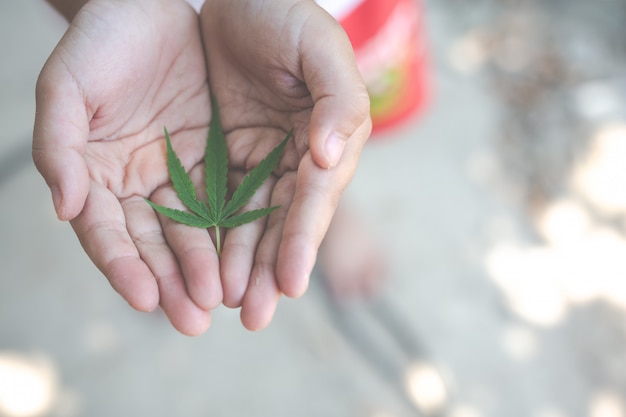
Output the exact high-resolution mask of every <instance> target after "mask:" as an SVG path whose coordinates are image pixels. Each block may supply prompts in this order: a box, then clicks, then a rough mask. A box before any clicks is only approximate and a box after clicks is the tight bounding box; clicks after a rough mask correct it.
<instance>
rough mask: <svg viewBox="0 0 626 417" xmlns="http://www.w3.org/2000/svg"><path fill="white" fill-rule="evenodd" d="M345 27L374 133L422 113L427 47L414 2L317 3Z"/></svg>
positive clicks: (339, 0)
mask: <svg viewBox="0 0 626 417" xmlns="http://www.w3.org/2000/svg"><path fill="white" fill-rule="evenodd" d="M318 3H320V5H321V6H322V7H325V8H326V9H327V10H328V11H329V12H330V13H331V14H332V15H333V16H334V17H335V18H337V20H338V21H339V22H340V23H341V25H342V26H343V27H344V29H345V31H346V32H347V34H348V37H349V38H350V41H351V42H352V46H353V48H354V53H355V56H356V60H357V64H358V66H359V70H360V71H361V74H362V75H363V78H364V80H365V84H366V86H367V89H368V92H369V94H370V99H371V115H372V121H373V124H374V126H373V129H374V132H376V131H381V130H383V129H386V128H389V127H394V126H397V125H399V124H401V123H402V122H404V121H406V120H407V119H409V118H411V117H414V116H416V115H417V114H418V113H419V112H420V110H422V109H424V107H425V106H426V104H427V102H428V97H429V94H430V88H429V76H428V75H429V71H428V62H427V50H428V48H427V43H426V36H425V30H424V22H423V15H422V7H421V3H420V2H419V1H417V0H343V1H342V0H319V1H318Z"/></svg>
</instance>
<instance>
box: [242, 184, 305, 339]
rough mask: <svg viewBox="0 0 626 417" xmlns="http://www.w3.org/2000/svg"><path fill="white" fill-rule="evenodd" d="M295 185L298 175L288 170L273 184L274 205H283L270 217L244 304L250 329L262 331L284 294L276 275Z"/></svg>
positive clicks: (243, 322) (244, 314)
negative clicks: (286, 219)
mask: <svg viewBox="0 0 626 417" xmlns="http://www.w3.org/2000/svg"><path fill="white" fill-rule="evenodd" d="M294 185H295V174H294V173H287V174H285V175H283V176H282V177H281V178H280V179H279V180H278V181H277V182H276V184H275V185H274V187H273V192H272V199H271V203H270V204H271V205H272V206H280V208H278V209H277V210H275V211H274V212H273V213H272V214H270V216H269V218H268V219H267V224H266V226H265V230H264V233H263V237H262V239H261V241H260V242H259V245H258V248H257V250H256V256H255V258H254V267H253V269H252V273H251V275H250V279H249V281H248V287H247V288H246V293H245V295H244V299H243V304H242V307H241V322H242V324H243V325H244V327H246V328H247V329H249V330H260V329H262V328H264V327H266V326H267V325H268V324H269V323H270V322H271V321H272V317H273V316H274V312H275V311H276V306H277V305H278V301H279V299H280V296H281V294H282V293H281V291H280V288H279V287H278V282H277V277H276V260H277V254H278V248H279V246H280V243H281V238H282V235H283V225H284V222H285V217H286V216H287V213H288V211H289V206H290V205H291V202H292V197H293V189H294Z"/></svg>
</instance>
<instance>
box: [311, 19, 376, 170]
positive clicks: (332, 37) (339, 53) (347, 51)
mask: <svg viewBox="0 0 626 417" xmlns="http://www.w3.org/2000/svg"><path fill="white" fill-rule="evenodd" d="M319 18H320V19H327V20H328V21H326V22H315V20H316V19H311V20H310V21H309V22H308V23H309V24H307V25H306V27H304V28H303V37H302V48H301V51H302V52H301V53H302V54H303V56H302V70H303V75H304V78H305V82H306V84H307V87H308V88H309V91H310V93H311V96H312V97H313V101H314V106H313V113H312V114H311V121H310V126H309V146H310V148H311V154H312V156H313V160H314V161H315V163H316V164H317V165H319V166H320V167H322V168H332V167H334V166H335V165H337V163H338V162H339V160H340V158H341V156H342V154H343V150H344V147H345V144H346V141H347V140H350V139H351V138H352V136H353V135H354V133H355V132H356V131H357V130H358V131H359V132H365V133H366V134H365V135H363V134H362V133H360V136H363V137H362V138H359V139H360V140H363V142H365V140H366V139H367V137H369V133H370V131H371V127H370V126H371V119H370V100H369V95H368V93H367V90H366V88H365V84H364V83H363V79H362V77H361V74H360V72H359V70H358V68H357V66H356V62H355V60H354V52H353V50H352V45H351V44H350V41H349V39H348V36H347V35H346V33H345V32H344V30H343V28H341V26H340V25H339V23H337V21H336V20H334V19H333V18H332V17H331V16H329V15H326V14H323V13H319ZM311 25H313V27H311ZM320 27H324V28H328V29H329V30H326V31H324V33H323V35H321V36H320V30H319V28H320ZM312 30H313V31H312ZM311 31H312V32H311ZM364 125H368V128H367V129H365V130H364V129H359V128H361V127H362V126H364Z"/></svg>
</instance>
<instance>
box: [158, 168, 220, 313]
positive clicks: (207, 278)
mask: <svg viewBox="0 0 626 417" xmlns="http://www.w3.org/2000/svg"><path fill="white" fill-rule="evenodd" d="M201 171H202V170H201V169H196V170H193V171H192V177H195V176H197V175H195V174H198V173H200V174H201ZM154 198H156V199H158V200H159V201H160V202H161V203H160V204H162V205H165V206H167V207H172V208H176V209H179V210H185V207H184V206H183V205H182V203H181V202H180V200H179V199H178V197H177V195H176V191H174V189H172V188H169V187H167V188H163V189H161V190H159V191H158V192H157V193H155V196H154ZM161 224H162V225H163V232H164V234H165V239H166V240H167V243H168V245H169V247H170V249H171V250H172V252H173V253H174V255H175V256H176V259H177V260H178V264H179V265H180V268H181V271H182V274H183V277H184V280H185V283H186V287H187V293H188V294H189V296H190V297H191V299H192V300H193V302H194V303H195V304H196V305H197V306H198V307H200V308H201V309H203V310H212V309H214V308H216V307H217V306H218V305H219V304H220V303H221V302H222V298H223V291H222V284H221V281H220V261H219V257H218V255H217V250H216V249H215V245H214V244H213V241H212V240H211V236H210V235H209V233H208V231H207V230H206V229H200V228H196V227H190V226H187V225H184V224H181V223H179V222H176V221H173V220H171V219H168V218H165V217H163V218H162V219H161Z"/></svg>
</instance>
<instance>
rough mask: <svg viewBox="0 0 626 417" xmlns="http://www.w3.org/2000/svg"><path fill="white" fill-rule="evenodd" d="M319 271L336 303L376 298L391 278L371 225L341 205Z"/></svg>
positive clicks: (329, 233)
mask: <svg viewBox="0 0 626 417" xmlns="http://www.w3.org/2000/svg"><path fill="white" fill-rule="evenodd" d="M318 268H319V270H320V271H321V275H322V279H324V281H325V284H326V287H327V288H328V290H329V291H330V293H331V295H332V296H333V297H334V298H335V300H336V301H339V302H345V301H356V300H362V299H368V298H373V297H375V296H376V295H378V294H379V293H380V292H381V291H382V286H383V284H384V282H385V281H386V278H387V274H386V272H387V271H386V268H385V256H384V251H383V250H382V248H381V247H380V244H379V242H378V241H377V240H376V239H375V237H374V236H373V233H372V232H371V230H370V229H369V228H368V226H367V223H366V222H364V221H363V220H362V219H360V218H359V217H358V216H357V215H355V214H354V210H349V209H348V208H347V207H346V206H345V204H344V203H341V204H340V205H339V207H338V209H337V212H336V213H335V217H334V218H333V220H332V222H331V224H330V227H329V229H328V233H327V234H326V237H325V239H324V241H323V242H322V245H321V247H320V251H319V256H318Z"/></svg>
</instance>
